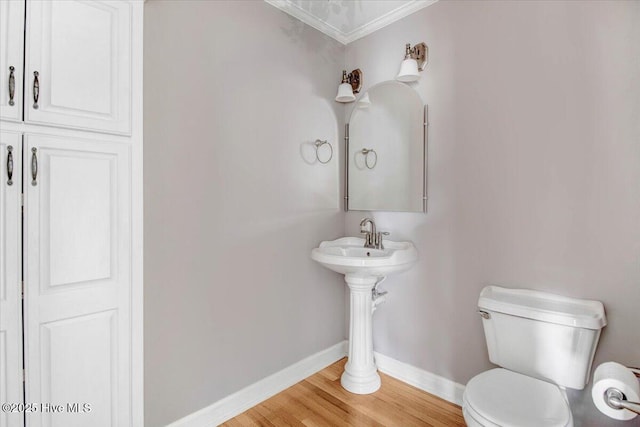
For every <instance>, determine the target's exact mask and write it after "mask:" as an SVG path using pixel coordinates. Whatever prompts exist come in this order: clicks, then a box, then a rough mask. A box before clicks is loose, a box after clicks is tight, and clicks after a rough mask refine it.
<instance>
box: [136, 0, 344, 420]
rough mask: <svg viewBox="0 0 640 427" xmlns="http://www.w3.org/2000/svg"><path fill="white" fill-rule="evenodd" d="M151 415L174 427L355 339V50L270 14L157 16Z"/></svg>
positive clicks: (152, 83) (148, 206)
mask: <svg viewBox="0 0 640 427" xmlns="http://www.w3.org/2000/svg"><path fill="white" fill-rule="evenodd" d="M144 61H145V75H144V78H145V93H144V96H145V116H144V121H145V129H144V130H145V158H144V163H145V175H144V185H145V201H144V202H145V290H144V291H145V417H146V425H147V426H161V425H166V424H167V423H169V422H171V421H174V420H176V419H178V418H181V417H183V416H185V415H188V414H190V413H192V412H194V411H196V410H198V409H200V408H203V407H205V406H208V405H210V404H211V403H213V402H215V401H217V400H219V399H221V398H223V397H225V396H227V395H229V394H231V393H233V392H236V391H238V390H240V389H241V388H243V387H244V386H247V385H249V384H252V383H254V382H256V381H258V380H260V379H261V378H264V377H266V376H268V375H270V374H272V373H274V372H277V371H278V370H280V369H282V368H285V367H287V366H289V365H291V364H292V363H294V362H296V361H298V360H301V359H303V358H305V357H307V356H309V355H311V354H313V353H316V352H318V351H320V350H323V349H325V348H328V347H330V346H331V345H334V344H336V343H338V342H340V341H342V340H343V339H344V338H345V333H344V312H345V299H344V283H343V280H342V278H341V277H339V276H338V275H336V274H333V273H331V272H330V271H328V270H326V269H323V268H322V267H320V266H319V265H317V264H315V263H313V262H312V261H311V260H310V258H309V254H310V251H311V249H312V248H313V247H315V246H316V245H317V244H318V242H319V241H320V240H323V239H332V238H337V237H339V236H341V235H342V234H343V230H344V213H342V212H341V210H340V207H339V200H340V197H339V174H340V170H341V169H340V168H339V164H338V161H337V158H338V156H336V158H335V159H334V160H333V161H332V162H331V163H330V164H328V165H319V164H312V165H310V164H308V163H307V162H306V160H309V158H308V156H309V154H310V151H309V149H310V145H309V143H310V142H312V141H314V140H315V139H316V138H321V139H329V141H331V142H332V143H333V144H334V147H335V151H336V153H340V148H339V147H338V146H336V143H337V142H338V141H339V134H340V133H341V129H342V126H343V123H344V122H343V107H342V106H340V105H338V104H336V103H335V102H333V97H334V96H335V91H336V88H337V83H338V80H339V78H340V76H341V71H342V65H343V61H344V47H343V46H342V45H340V44H339V43H338V42H335V41H333V40H332V39H330V38H328V37H326V36H324V35H322V34H321V33H319V32H318V31H316V30H314V29H311V28H310V27H307V26H305V25H303V24H302V23H300V22H299V21H297V20H295V19H294V18H291V17H289V16H288V15H286V14H284V13H282V12H281V11H279V10H277V9H275V8H274V7H272V6H269V5H267V4H266V3H263V2H222V1H211V2H201V1H194V2H187V1H150V2H147V3H146V5H145V57H144Z"/></svg>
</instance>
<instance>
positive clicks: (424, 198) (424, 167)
mask: <svg viewBox="0 0 640 427" xmlns="http://www.w3.org/2000/svg"><path fill="white" fill-rule="evenodd" d="M389 83H393V84H398V85H403V86H408V85H406V84H404V83H399V82H396V81H394V80H386V81H384V82H380V83H378V84H375V85H373V86H371V87H370V88H369V89H368V90H367V91H366V92H364V93H363V94H362V96H364V95H366V94H367V93H368V92H369V91H370V90H371V89H373V88H375V87H377V86H380V85H383V84H389ZM408 87H409V88H410V89H412V90H413V91H414V92H415V93H416V95H417V96H418V98H419V99H420V101H421V102H422V105H423V113H422V150H423V156H422V213H427V199H428V197H427V182H428V180H427V158H428V157H427V147H428V139H429V138H428V129H429V120H428V119H429V106H428V105H427V104H425V103H424V101H423V100H422V97H421V96H420V94H419V93H418V92H417V91H416V90H415V89H413V88H412V87H410V86H408ZM357 109H358V101H356V103H355V106H354V108H353V110H352V111H351V115H350V116H349V122H347V123H346V124H345V125H344V154H345V156H344V159H345V160H344V211H345V212H408V213H419V211H385V210H374V209H371V210H365V209H349V123H350V122H351V120H352V118H353V114H354V113H355V112H356V111H357Z"/></svg>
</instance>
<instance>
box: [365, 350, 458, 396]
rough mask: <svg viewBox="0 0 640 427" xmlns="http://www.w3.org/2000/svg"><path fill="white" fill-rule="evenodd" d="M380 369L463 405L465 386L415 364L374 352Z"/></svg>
mask: <svg viewBox="0 0 640 427" xmlns="http://www.w3.org/2000/svg"><path fill="white" fill-rule="evenodd" d="M374 357H375V360H376V365H377V366H378V370H379V371H380V372H382V373H384V374H387V375H389V376H390V377H393V378H395V379H398V380H400V381H402V382H405V383H407V384H409V385H412V386H414V387H416V388H419V389H420V390H423V391H426V392H427V393H431V394H433V395H435V396H438V397H440V398H442V399H444V400H447V401H449V402H452V403H455V404H456V405H460V406H462V394H463V393H464V386H463V385H462V384H458V383H456V382H454V381H451V380H449V379H447V378H444V377H441V376H439V375H436V374H432V373H431V372H427V371H425V370H423V369H420V368H416V367H415V366H411V365H408V364H406V363H403V362H400V361H398V360H395V359H392V358H391V357H389V356H385V355H383V354H380V353H378V352H374Z"/></svg>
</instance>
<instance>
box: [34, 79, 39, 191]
mask: <svg viewBox="0 0 640 427" xmlns="http://www.w3.org/2000/svg"><path fill="white" fill-rule="evenodd" d="M39 75H40V73H38V72H37V71H34V72H33V108H34V109H35V110H37V109H38V99H40V81H39V80H38V76H39ZM34 185H35V184H34Z"/></svg>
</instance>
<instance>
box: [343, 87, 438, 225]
mask: <svg viewBox="0 0 640 427" xmlns="http://www.w3.org/2000/svg"><path fill="white" fill-rule="evenodd" d="M426 123H427V107H426V106H425V105H424V103H423V102H422V99H421V98H420V95H418V93H417V92H416V91H415V90H414V89H412V88H411V87H410V86H407V85H406V84H403V83H399V82H396V81H387V82H382V83H379V84H377V85H375V86H373V87H372V88H371V89H369V91H368V92H367V93H365V94H363V96H362V97H361V98H360V100H359V101H358V102H357V103H356V105H355V107H354V110H353V112H352V113H351V118H350V119H349V123H348V124H347V125H346V129H345V141H346V144H345V152H346V161H345V168H346V171H345V172H346V173H345V176H346V180H345V210H347V211H351V210H355V211H397V212H426V210H427V155H426V154H427V153H426V151H427V128H426Z"/></svg>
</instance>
